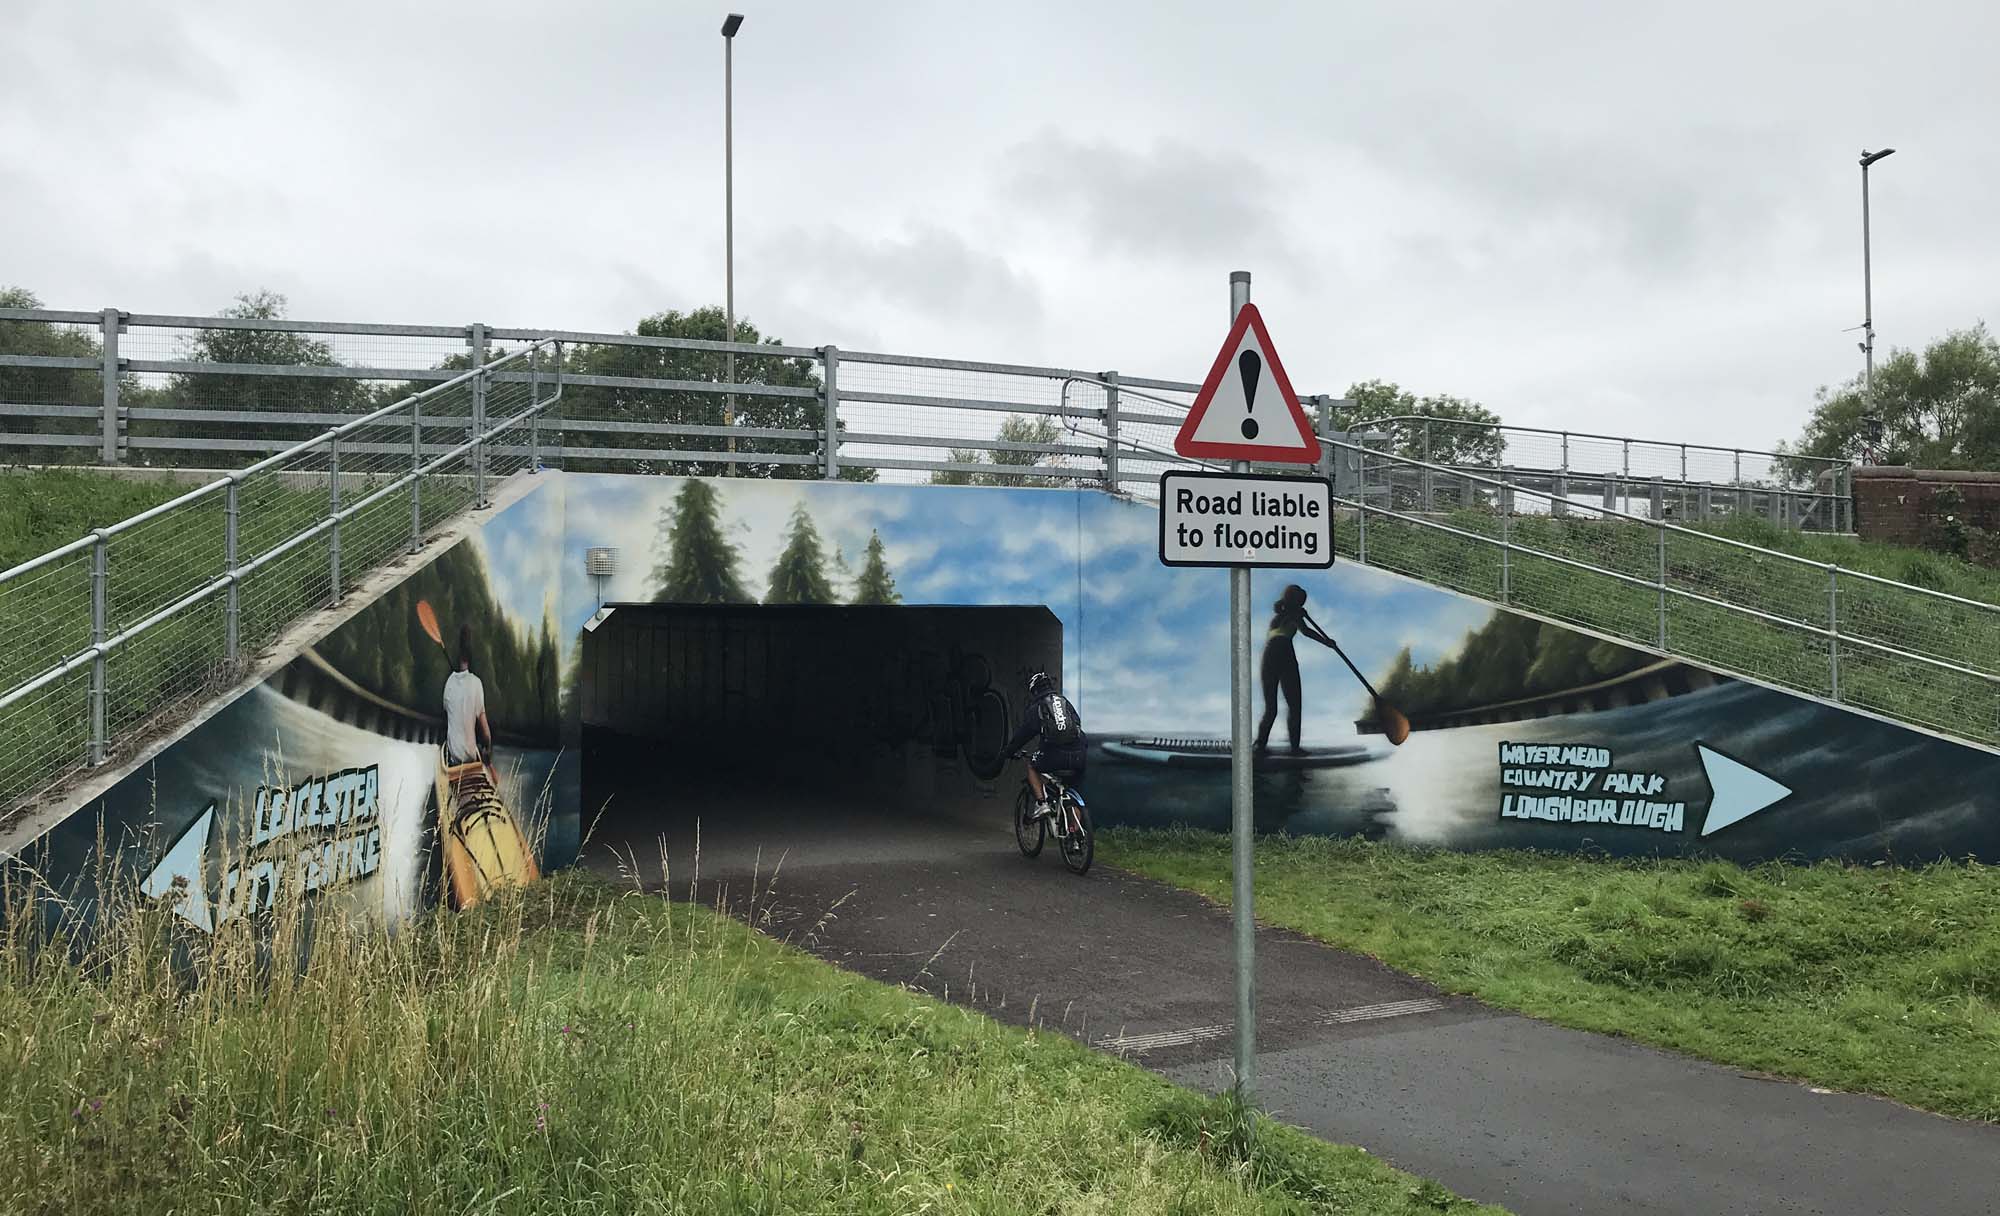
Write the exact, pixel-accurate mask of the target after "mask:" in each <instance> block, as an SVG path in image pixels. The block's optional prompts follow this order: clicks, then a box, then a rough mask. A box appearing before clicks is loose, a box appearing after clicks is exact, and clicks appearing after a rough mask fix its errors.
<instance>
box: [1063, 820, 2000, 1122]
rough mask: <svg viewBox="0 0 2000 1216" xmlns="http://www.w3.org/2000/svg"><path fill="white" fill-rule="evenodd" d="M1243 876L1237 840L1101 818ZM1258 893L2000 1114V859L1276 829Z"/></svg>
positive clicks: (1814, 1067)
mask: <svg viewBox="0 0 2000 1216" xmlns="http://www.w3.org/2000/svg"><path fill="white" fill-rule="evenodd" d="M1098 848H1099V855H1100V856H1101V857H1102V858H1103V859H1104V860H1105V861H1107V862H1111V863H1113V864H1116V865H1119V866H1123V867H1126V868H1128V869H1131V870H1135V871H1137V872H1139V873H1141V874H1146V875H1150V876H1152V877H1154V878H1158V879H1161V880H1163V881H1166V882H1170V883H1173V884H1175V885H1177V886H1182V887H1186V888H1189V889H1191V890H1194V891H1198V892H1200V893H1202V894H1203V895H1206V896H1208V897H1210V898H1212V899H1217V900H1224V899H1227V898H1228V895H1229V881H1230V879H1229V842H1228V840H1227V838H1225V837H1221V836H1218V835H1215V834H1213V833H1206V832H1192V831H1182V830H1170V831H1161V832H1146V831H1132V830H1117V831H1108V832H1105V833H1103V835H1102V837H1101V838H1100V841H1099V845H1098ZM1257 850H1258V852H1257V915H1258V918H1259V919H1260V920H1263V921H1266V922H1268V923H1271V924H1276V925H1282V926H1285V927H1287V928H1290V929H1295V930H1297V931H1299V932H1302V933H1305V934H1308V935H1310V936H1312V937H1316V938H1319V939H1320V940H1322V941H1325V942H1329V943H1331V944H1333V945H1336V946H1342V947H1346V948H1348V949H1352V950H1359V951H1362V952H1365V953H1367V954H1370V955H1373V956H1374V957H1376V958H1379V959H1381V960H1382V961H1383V962H1385V963H1388V964H1389V965H1391V966H1393V967H1398V968H1401V969H1403V970H1405V971H1408V972H1412V973H1414V974H1416V975H1420V976H1422V977H1424V978H1425V979H1428V980H1430V981H1432V982H1434V983H1436V984H1438V985H1440V986H1442V987H1444V988H1447V989H1450V990H1452V991H1455V992H1463V993H1469V994H1471V995H1473V996H1476V997H1478V998H1480V999H1481V1000H1484V1001H1487V1002H1490V1003H1492V1004H1494V1005H1499V1006H1503V1007H1505V1008H1508V1009H1515V1010H1519V1011H1520V1012H1522V1013H1526V1014H1531V1015H1533V1016H1535V1017H1539V1018H1545V1019H1547V1020H1549V1021H1552V1022H1557V1023H1560V1024H1562V1025H1565V1026H1573V1027H1576V1028H1578V1029H1581V1030H1595V1031H1602V1032H1605V1033H1609V1034H1618V1035H1624V1036H1627V1037H1629V1038H1632V1039H1636V1040H1638V1041H1641V1042H1645V1043H1651V1044H1654V1045H1656V1046H1660V1047H1669V1048H1673V1049H1675V1050H1678V1051H1684V1052H1688V1053H1690V1054H1693V1055H1698V1056H1705V1057H1707V1058H1708V1059H1711V1060H1715V1061H1718V1062H1721V1063H1724V1064H1729V1065H1733V1066H1736V1067H1740V1068H1747V1069H1754V1070H1757V1071H1761V1072H1768V1073H1774V1074H1778V1075H1783V1076H1790V1077H1797V1078H1801V1079H1804V1080H1808V1081H1812V1082H1815V1083H1818V1084H1821V1085H1825V1086H1829V1087H1832V1088H1837V1089H1843V1090H1853V1091H1861V1092H1867V1093H1875V1094H1882V1095H1885V1096H1887V1097H1891V1098H1895V1099H1898V1100H1900V1101H1903V1102H1906V1103H1909V1104H1911V1105H1914V1106H1919V1107H1923V1108H1926V1109H1929V1110H1934V1111H1939V1112H1941V1113H1944V1114H1950V1115H1957V1116H1960V1117H1963V1118H1968V1119H1984V1120H1996V1119H2000V919H1996V917H1995V915H1994V911H1993V910H1994V908H1996V907H2000V867H1993V866H1982V865H1978V864H1938V865H1933V866H1928V867H1924V868H1921V869H1896V868H1892V867H1855V866H1843V865H1838V864H1833V863H1824V864H1820V865H1814V866H1793V865H1780V864H1770V865H1764V866H1757V867H1754V868H1745V867H1741V866H1736V865H1732V864H1728V863H1724V862H1713V861H1711V862H1696V861H1633V860H1605V859H1594V858H1587V857H1575V856H1568V855H1556V854H1543V853H1529V852H1492V853H1451V852H1442V851H1434V850H1423V849H1412V848H1407V847H1403V846H1397V845H1384V844H1379V843H1370V842H1367V841H1362V840H1333V839H1325V838H1292V837H1264V838H1260V839H1259V840H1258V844H1257Z"/></svg>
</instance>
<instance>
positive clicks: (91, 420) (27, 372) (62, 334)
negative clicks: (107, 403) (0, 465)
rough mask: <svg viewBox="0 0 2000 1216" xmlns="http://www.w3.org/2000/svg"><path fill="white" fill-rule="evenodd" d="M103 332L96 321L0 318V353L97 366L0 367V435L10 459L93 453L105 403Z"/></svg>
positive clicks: (34, 460)
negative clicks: (78, 321) (10, 319)
mask: <svg viewBox="0 0 2000 1216" xmlns="http://www.w3.org/2000/svg"><path fill="white" fill-rule="evenodd" d="M101 332H102V330H101V327H100V326H95V325H82V324H71V323H66V322H52V321H0V355H16V356H21V357H23V358H28V359H36V360H44V361H63V362H72V363H74V362H78V361H83V360H89V361H93V362H97V363H99V364H100V366H99V367H54V366H32V367H0V433H4V434H5V435H6V437H7V446H8V448H9V454H10V455H11V457H12V458H13V459H15V460H18V461H21V462H23V463H27V464H61V463H65V462H69V461H77V460H91V459H95V458H96V457H97V455H98V452H99V449H100V446H101V436H102V431H101V421H100V419H101V416H102V415H101V411H102V409H103V404H104V381H103V375H102V371H101V361H102V359H103V345H102V341H101V336H100V335H101Z"/></svg>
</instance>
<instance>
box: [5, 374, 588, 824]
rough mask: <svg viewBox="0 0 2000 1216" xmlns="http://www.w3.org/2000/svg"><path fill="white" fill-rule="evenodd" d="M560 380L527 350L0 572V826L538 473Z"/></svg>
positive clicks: (356, 418)
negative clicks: (512, 482)
mask: <svg viewBox="0 0 2000 1216" xmlns="http://www.w3.org/2000/svg"><path fill="white" fill-rule="evenodd" d="M561 368H562V360H561V357H560V350H559V346H558V344H556V343H552V342H535V343H530V344H529V345H527V346H525V347H523V348H521V349H518V350H515V351H513V352H512V353H509V354H505V355H502V356H499V357H497V358H494V359H492V360H491V361H482V362H481V363H480V364H479V365H477V366H475V367H473V368H471V369H470V370H467V371H463V372H459V373H457V374H455V375H451V376H449V377H448V378H446V379H444V380H442V381H441V382H439V383H437V384H435V385H433V386H432V387H430V388H426V389H422V390H420V391H417V392H414V393H411V394H409V395H408V396H405V397H403V398H402V399H400V400H398V401H395V402H393V403H391V404H388V405H385V406H382V407H380V408H377V409H373V410H370V411H369V412H367V413H364V414H360V415H357V416H354V417H351V418H347V419H345V420H342V421H339V422H338V423H337V424H336V425H334V426H331V427H328V428H326V429H324V430H323V431H322V432H321V433H320V434H318V435H315V436H313V437H312V438H310V439H307V440H305V441H303V442H299V443H294V444H291V445H288V446H286V447H285V448H284V449H283V450H282V451H279V452H277V453H275V454H273V455H270V456H268V457H265V458H263V459H260V460H256V461H254V462H253V463H250V464H248V465H246V466H245V467H243V468H240V469H236V470H233V471H231V472H228V473H225V474H223V475H222V476H220V477H217V478H215V479H214V480H211V481H209V482H207V483H206V484H203V485H200V486H198V487H196V488H194V489H192V490H189V491H188V492H187V493H184V494H181V495H180V496H178V497H176V498H174V499H172V500H171V501H169V502H165V503H162V504H161V505H159V506H157V507H154V508H152V509H151V510H147V511H143V512H141V513H139V514H137V515H134V516H132V517H130V518H129V519H125V520H122V521H120V522H118V523H115V524H112V525H110V526H108V527H104V528H99V529H97V530H95V531H93V532H91V533H90V534H89V535H87V536H83V537H80V538H78V539H76V540H74V541H71V542H70V543H68V544H66V545H63V546H61V547H59V548H56V549H53V550H51V551H49V552H47V553H44V554H42V555H41V556H39V557H36V558H34V559H32V560H30V561H26V562H23V563H21V564H19V565H17V566H15V567H14V568H12V569H10V570H6V571H4V572H0V689H3V690H4V691H0V739H4V740H5V749H4V754H0V808H7V807H12V806H14V805H16V804H18V803H19V802H20V801H21V800H22V799H23V798H24V797H27V796H31V795H33V794H35V793H36V792H38V791H40V790H43V789H46V788H47V787H48V786H49V785H51V784H52V783H54V782H56V781H58V780H60V779H62V778H63V777H64V776H66V775H67V774H69V773H71V772H73V771H74V770H76V769H77V768H79V767H81V766H84V765H98V764H102V763H104V762H105V761H106V760H107V759H110V758H111V757H113V756H114V755H115V754H117V752H118V751H119V749H120V748H121V747H122V746H124V745H126V744H128V743H130V742H133V741H136V740H140V739H143V738H144V737H145V736H146V735H147V733H148V732H149V731H150V730H152V729H153V728H155V727H156V726H157V725H159V724H160V723H162V722H163V721H164V720H165V718H166V717H167V716H168V715H171V714H172V713H174V712H176V711H177V710H180V709H182V708H185V707H186V706H188V705H189V704H190V703H191V702H193V701H196V700H198V699H199V698H201V697H203V696H205V695H207V694H209V693H211V692H213V691H214V690H215V689H217V688H218V687H220V686H221V685H223V684H225V683H227V682H228V681H229V680H230V679H232V678H234V677H235V676H236V675H237V673H239V672H240V671H241V670H242V667H243V664H244V661H245V659H246V658H247V657H249V656H253V655H255V654H256V653H257V652H258V651H259V650H260V649H262V648H263V647H264V646H265V645H267V644H268V643H270V642H271V641H272V640H274V639H275V638H276V637H277V636H278V635H279V634H280V633H281V632H283V631H284V630H285V629H286V628H287V627H289V626H290V625H292V624H293V623H294V622H296V621H298V620H300V619H301V618H303V617H304V616H306V615H307V614H309V613H311V612H314V611H317V610H319V609H322V608H326V607H329V606H334V605H337V604H339V603H340V601H341V598H342V596H343V594H344V593H345V591H346V590H347V589H348V588H349V587H351V586H352V585H353V584H354V582H355V580H356V579H357V578H358V577H359V576H361V575H363V574H365V573H367V572H368V571H371V570H373V569H376V568H378V567H380V566H382V565H384V564H386V563H388V562H390V561H392V560H394V559H395V558H397V557H399V556H401V555H403V554H405V553H414V552H416V551H417V550H418V549H420V548H421V547H422V546H423V544H424V542H425V539H426V538H427V537H428V536H430V535H432V534H434V533H435V532H436V531H437V529H438V528H439V527H440V526H441V525H442V524H444V523H445V522H447V521H448V520H450V519H451V518H452V517H454V516H455V515H457V514H459V513H460V512H462V511H464V510H465V509H467V508H469V507H478V506H483V505H486V504H487V503H488V502H490V501H491V499H490V494H491V490H492V489H493V487H494V486H495V485H496V484H497V483H498V482H499V481H500V480H501V479H504V478H506V477H508V476H510V475H511V474H513V473H515V472H519V471H522V470H533V469H535V468H537V467H538V465H539V463H540V460H539V458H540V455H541V448H542V444H543V433H542V432H543V425H544V424H543V416H544V415H545V414H547V413H548V412H549V409H550V407H551V406H553V405H554V404H555V403H556V402H557V401H558V400H560V398H561V396H562V391H563V385H562V378H561ZM545 389H546V391H545ZM78 740H82V741H83V744H82V746H81V747H79V746H78Z"/></svg>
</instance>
